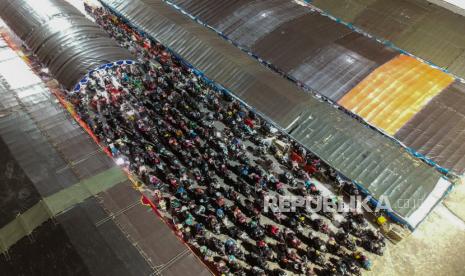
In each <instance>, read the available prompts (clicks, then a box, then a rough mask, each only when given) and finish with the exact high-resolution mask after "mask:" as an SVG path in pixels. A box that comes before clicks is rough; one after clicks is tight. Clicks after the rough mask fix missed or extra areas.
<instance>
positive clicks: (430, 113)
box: [396, 82, 465, 172]
mask: <svg viewBox="0 0 465 276" xmlns="http://www.w3.org/2000/svg"><path fill="white" fill-rule="evenodd" d="M463 106H465V85H464V84H463V83H460V82H455V83H454V84H452V85H450V86H449V87H448V88H447V89H446V90H445V91H444V92H442V93H441V94H439V96H437V97H435V98H433V100H432V101H431V102H429V103H428V105H426V107H425V108H423V109H422V110H421V111H420V112H419V113H417V114H416V115H415V117H413V118H412V120H410V121H409V122H408V123H407V124H406V125H405V126H404V127H402V128H401V129H400V130H399V132H398V133H397V134H396V137H397V138H399V139H400V140H401V141H403V142H404V143H405V144H406V145H407V146H409V147H411V148H415V149H417V150H418V151H419V152H420V153H421V154H424V155H428V156H432V157H434V160H436V161H437V162H438V163H439V164H440V165H442V166H444V167H447V168H451V169H452V170H454V171H456V172H463V171H464V170H465V143H464V141H465V109H464V108H463Z"/></svg>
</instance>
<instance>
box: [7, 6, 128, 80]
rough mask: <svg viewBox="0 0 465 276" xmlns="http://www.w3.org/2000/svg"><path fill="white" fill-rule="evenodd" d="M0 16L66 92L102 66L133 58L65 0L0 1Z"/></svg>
mask: <svg viewBox="0 0 465 276" xmlns="http://www.w3.org/2000/svg"><path fill="white" fill-rule="evenodd" d="M0 16H1V17H2V19H3V20H4V21H5V22H6V23H7V24H8V26H9V27H10V28H11V29H12V30H13V31H14V32H15V33H16V34H17V35H18V36H19V37H20V38H21V39H22V40H23V41H24V42H25V43H26V44H27V45H28V47H29V48H31V49H32V50H33V51H34V53H35V54H36V55H37V56H38V57H39V59H40V60H41V62H43V63H44V64H45V65H47V67H48V68H49V69H50V71H51V72H52V73H53V74H54V76H55V77H56V78H57V79H58V80H59V81H60V83H61V84H62V85H63V86H65V87H66V88H67V89H71V88H73V86H74V85H76V84H77V83H78V82H79V80H81V78H82V77H83V76H84V75H85V74H86V73H87V72H89V71H90V70H93V69H96V68H97V67H99V66H101V65H102V64H106V63H109V62H114V61H118V60H128V59H129V60H130V59H132V56H131V55H130V53H129V52H128V51H127V50H125V49H123V48H121V47H119V46H118V45H117V44H116V43H115V42H114V41H113V40H111V39H110V38H109V37H108V35H107V34H106V33H105V32H104V31H103V30H101V29H100V28H99V26H98V25H96V24H95V23H93V22H92V21H90V20H89V19H87V18H86V17H85V16H84V15H83V14H82V13H81V12H80V11H79V10H77V9H76V8H75V7H73V6H72V5H71V4H69V3H67V2H66V1H64V0H44V1H36V0H3V1H1V2H0Z"/></svg>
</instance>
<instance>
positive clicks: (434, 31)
mask: <svg viewBox="0 0 465 276" xmlns="http://www.w3.org/2000/svg"><path fill="white" fill-rule="evenodd" d="M311 5H313V6H315V7H318V8H320V9H322V10H324V11H325V12H327V13H329V14H331V15H333V16H336V17H338V18H341V19H342V20H344V21H346V22H348V23H353V24H354V26H356V27H359V28H361V29H363V30H364V31H366V32H368V33H371V34H373V35H375V36H376V37H378V38H382V39H386V40H390V41H392V42H393V43H394V44H395V45H396V46H398V47H400V48H402V49H403V50H405V51H407V52H410V53H412V54H414V55H416V56H418V57H420V58H422V59H425V60H428V61H430V62H433V63H435V64H436V65H438V66H440V67H443V68H447V69H449V71H450V72H452V73H454V74H456V75H457V76H459V77H462V78H465V70H464V69H463V68H465V58H464V53H465V41H464V40H465V18H464V17H463V16H460V15H458V14H456V13H454V12H452V11H450V10H447V9H445V8H442V7H439V6H436V5H434V4H432V3H429V2H427V1H420V0H393V1H385V0H368V1H361V0H343V1H339V0H323V1H322V0H315V1H311ZM459 57H461V58H459Z"/></svg>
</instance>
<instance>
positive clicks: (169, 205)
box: [68, 7, 385, 275]
mask: <svg viewBox="0 0 465 276" xmlns="http://www.w3.org/2000/svg"><path fill="white" fill-rule="evenodd" d="M87 9H88V11H90V12H91V13H92V15H93V16H94V18H95V19H96V21H97V23H98V24H99V25H101V26H102V27H103V28H104V29H105V30H106V31H107V32H108V33H109V34H110V35H111V36H112V37H113V38H115V39H116V40H117V41H118V42H119V43H120V44H121V45H122V46H123V47H126V48H128V49H129V50H130V51H131V52H132V53H133V54H134V55H136V56H137V57H138V59H139V63H138V64H133V65H121V66H115V67H109V68H105V69H101V70H97V71H94V72H93V73H92V74H91V75H90V76H89V77H88V79H87V83H86V84H85V85H83V86H82V87H81V89H80V91H77V92H71V93H70V94H69V95H68V96H69V100H70V102H71V103H73V105H74V106H75V109H76V111H77V112H78V114H79V116H80V117H81V118H82V119H83V120H84V121H85V122H86V123H87V124H88V125H89V127H90V128H91V129H92V130H93V132H94V133H95V134H96V136H97V137H98V138H99V140H100V141H101V142H102V143H103V144H105V145H106V146H108V148H109V149H110V151H111V153H112V155H113V157H114V158H115V160H116V162H117V163H118V164H119V165H121V166H123V167H125V168H127V169H128V170H130V171H131V172H132V173H133V174H134V175H137V176H138V177H139V178H140V179H141V180H142V181H143V182H144V183H146V185H147V186H149V187H150V188H151V189H152V190H153V191H154V194H155V195H156V196H155V198H154V200H155V201H156V204H157V207H158V208H159V210H160V211H161V212H162V213H163V214H164V215H165V216H166V217H168V218H170V220H171V221H172V222H173V225H174V226H175V227H176V229H178V230H179V232H180V233H182V237H183V239H184V240H185V241H186V242H187V243H189V244H190V245H191V246H193V247H194V248H196V249H197V251H198V254H199V255H200V256H201V257H202V258H203V259H204V261H205V262H206V263H208V264H209V265H211V267H213V268H214V269H215V271H216V272H217V273H218V274H224V275H229V274H231V275H286V274H289V273H295V274H304V275H315V274H318V275H358V274H360V268H365V269H370V267H371V261H370V260H369V259H368V256H367V255H368V254H367V253H366V252H367V251H368V252H371V253H375V254H378V255H382V253H383V248H384V246H385V240H384V238H383V236H382V235H381V234H380V233H379V232H378V231H377V230H375V229H374V228H373V227H370V225H368V223H367V220H366V219H365V217H364V214H362V213H360V212H356V211H354V210H349V211H344V212H340V211H338V210H333V211H332V212H315V213H309V212H308V210H306V209H305V208H297V210H295V212H288V213H283V212H273V211H269V210H268V211H267V212H265V211H264V209H263V205H264V200H265V198H266V196H269V195H276V194H282V195H285V194H296V195H305V196H311V197H318V196H323V197H325V200H337V199H336V198H332V197H329V196H326V195H322V192H321V190H320V188H319V185H320V184H319V181H317V179H319V180H321V182H326V183H330V184H331V185H333V186H334V187H336V188H338V189H339V188H340V189H342V190H344V191H345V192H347V193H358V190H357V189H356V187H355V186H354V185H353V184H351V183H350V182H339V181H338V180H337V178H336V172H335V171H334V170H333V169H331V168H330V167H329V166H327V165H326V164H325V163H324V162H322V161H320V160H319V159H318V158H317V157H316V156H315V155H313V154H312V153H310V152H308V151H307V150H306V149H305V148H303V147H301V146H300V145H298V144H297V143H296V142H295V141H293V140H292V139H290V138H289V137H288V136H286V135H285V134H284V133H281V132H280V131H279V130H277V129H276V128H274V127H273V126H272V125H271V124H270V123H268V122H266V121H265V120H264V119H263V118H261V117H260V116H259V115H258V114H256V113H254V112H253V111H251V110H249V109H247V108H246V107H245V106H244V105H242V104H241V103H240V102H239V101H238V100H236V99H235V98H233V97H232V96H231V95H229V94H227V93H223V92H219V91H218V90H216V89H214V87H212V86H210V85H209V84H207V83H206V82H205V81H203V80H202V79H201V78H198V77H197V76H196V75H195V74H193V72H192V70H191V69H189V68H188V67H186V66H184V65H183V64H182V63H181V62H180V61H179V60H178V59H177V58H176V57H174V56H173V55H172V54H170V52H169V51H168V50H167V49H165V48H164V47H163V46H162V45H161V44H159V43H157V42H154V41H151V40H150V39H149V38H147V37H144V36H142V35H140V34H139V33H137V32H136V31H134V30H133V29H131V28H130V27H129V26H128V25H126V24H125V23H124V22H122V21H121V20H120V19H118V18H117V17H115V16H114V15H112V14H111V13H110V12H109V11H107V10H105V9H102V8H91V7H87Z"/></svg>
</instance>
